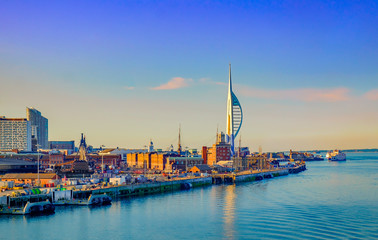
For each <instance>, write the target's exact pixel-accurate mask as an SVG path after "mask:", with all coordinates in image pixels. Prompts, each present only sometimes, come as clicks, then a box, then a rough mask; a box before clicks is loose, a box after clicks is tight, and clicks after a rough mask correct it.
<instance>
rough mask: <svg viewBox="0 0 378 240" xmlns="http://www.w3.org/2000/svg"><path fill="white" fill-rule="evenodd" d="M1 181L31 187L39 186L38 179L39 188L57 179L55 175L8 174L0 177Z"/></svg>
mask: <svg viewBox="0 0 378 240" xmlns="http://www.w3.org/2000/svg"><path fill="white" fill-rule="evenodd" d="M0 178H1V180H2V181H12V182H14V183H15V184H29V185H32V186H36V185H39V184H37V183H38V178H39V180H40V184H41V186H45V185H46V184H48V183H49V182H51V181H53V180H56V179H59V176H58V175H57V174H55V173H40V174H37V173H8V174H5V175H2V176H0Z"/></svg>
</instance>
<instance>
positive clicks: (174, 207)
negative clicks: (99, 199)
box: [0, 153, 378, 239]
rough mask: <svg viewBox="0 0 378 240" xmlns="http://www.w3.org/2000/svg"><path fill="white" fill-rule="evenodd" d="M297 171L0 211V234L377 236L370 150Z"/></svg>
mask: <svg viewBox="0 0 378 240" xmlns="http://www.w3.org/2000/svg"><path fill="white" fill-rule="evenodd" d="M307 169H308V170H307V171H304V172H301V173H299V174H290V175H288V176H283V177H278V178H273V179H265V180H262V181H259V182H251V183H242V184H236V185H214V186H209V187H205V188H198V189H192V190H189V191H179V192H174V193H165V194H158V195H151V196H146V197H139V198H124V199H118V200H114V201H113V203H112V205H111V206H106V207H93V208H90V207H89V208H88V207H77V206H73V207H62V208H60V207H57V208H56V213H55V214H53V215H49V216H35V217H33V216H0V231H1V236H2V237H1V238H2V239H378V153H347V161H346V162H328V161H322V162H308V163H307Z"/></svg>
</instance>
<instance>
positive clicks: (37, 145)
mask: <svg viewBox="0 0 378 240" xmlns="http://www.w3.org/2000/svg"><path fill="white" fill-rule="evenodd" d="M40 146H41V145H39V144H36V147H37V152H38V159H37V175H38V180H37V185H38V186H39V185H40V183H39V181H40V180H39V155H40V149H39V147H40Z"/></svg>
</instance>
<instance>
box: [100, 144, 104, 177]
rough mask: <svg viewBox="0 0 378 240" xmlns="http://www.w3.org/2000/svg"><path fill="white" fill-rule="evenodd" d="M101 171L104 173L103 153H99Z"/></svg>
mask: <svg viewBox="0 0 378 240" xmlns="http://www.w3.org/2000/svg"><path fill="white" fill-rule="evenodd" d="M100 147H101V150H102V148H103V147H105V146H104V145H101V146H100ZM101 173H102V174H104V153H101Z"/></svg>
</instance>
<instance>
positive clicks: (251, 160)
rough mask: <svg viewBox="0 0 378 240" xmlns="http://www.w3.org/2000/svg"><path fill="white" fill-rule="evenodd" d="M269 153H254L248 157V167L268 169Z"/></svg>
mask: <svg viewBox="0 0 378 240" xmlns="http://www.w3.org/2000/svg"><path fill="white" fill-rule="evenodd" d="M267 161H268V157H267V154H253V155H248V156H247V157H246V169H257V170H262V169H267V168H268V164H267Z"/></svg>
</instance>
